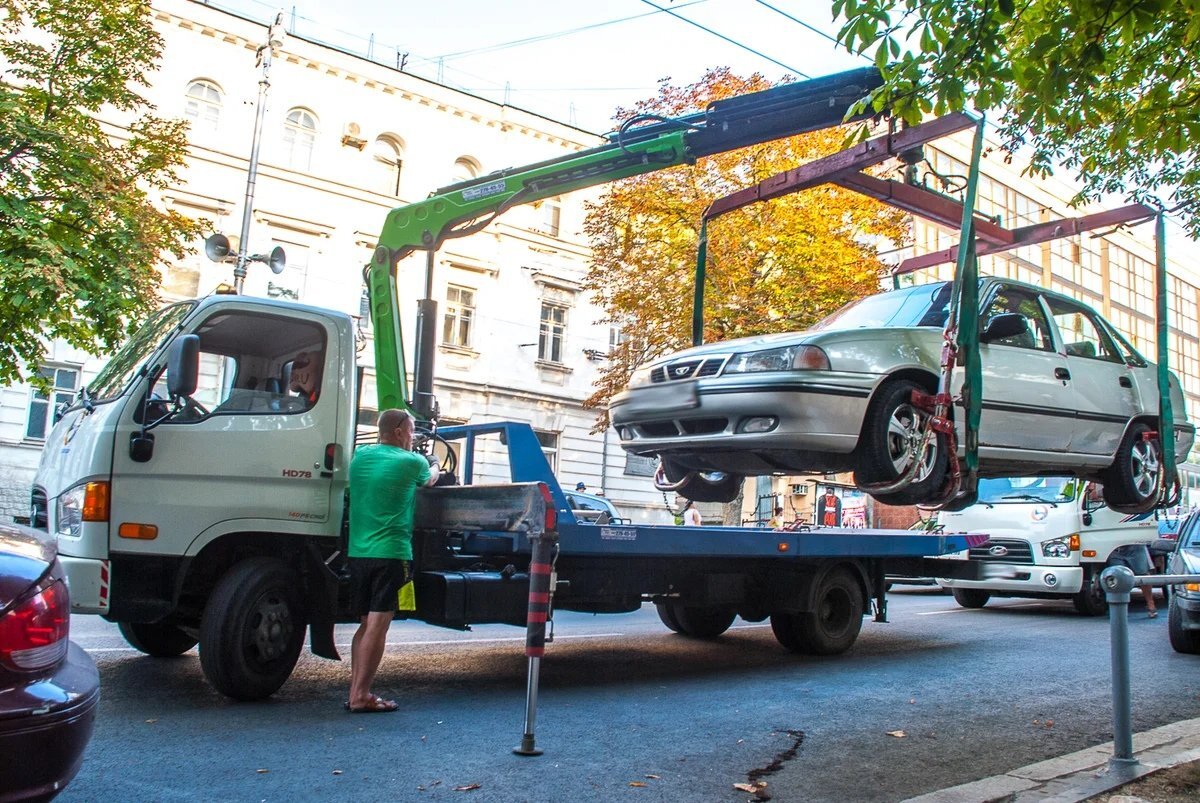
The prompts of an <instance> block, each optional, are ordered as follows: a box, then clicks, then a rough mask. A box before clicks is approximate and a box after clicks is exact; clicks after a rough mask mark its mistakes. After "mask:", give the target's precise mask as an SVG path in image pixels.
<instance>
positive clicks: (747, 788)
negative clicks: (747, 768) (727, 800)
mask: <svg viewBox="0 0 1200 803" xmlns="http://www.w3.org/2000/svg"><path fill="white" fill-rule="evenodd" d="M733 788H734V789H736V790H738V791H739V792H749V793H750V794H754V793H755V792H757V791H758V787H757V786H755V785H754V784H751V783H735V784H734V785H733Z"/></svg>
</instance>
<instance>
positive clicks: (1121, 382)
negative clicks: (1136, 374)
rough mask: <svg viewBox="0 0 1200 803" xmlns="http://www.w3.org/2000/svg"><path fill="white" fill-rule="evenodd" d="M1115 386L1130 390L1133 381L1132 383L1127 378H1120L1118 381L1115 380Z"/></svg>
mask: <svg viewBox="0 0 1200 803" xmlns="http://www.w3.org/2000/svg"><path fill="white" fill-rule="evenodd" d="M1117 384H1118V385H1120V386H1121V387H1123V388H1131V387H1133V381H1132V380H1130V378H1129V377H1127V376H1122V377H1120V378H1118V379H1117Z"/></svg>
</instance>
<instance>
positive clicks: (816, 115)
mask: <svg viewBox="0 0 1200 803" xmlns="http://www.w3.org/2000/svg"><path fill="white" fill-rule="evenodd" d="M879 84H880V76H879V73H878V71H876V70H875V69H874V68H864V69H859V70H851V71H849V72H844V73H838V74H836V75H831V76H825V77H823V78H816V79H812V80H809V81H802V82H798V83H793V84H785V85H783V86H778V87H772V88H771V89H766V90H763V91H761V92H755V93H752V94H749V95H743V96H739V97H734V98H729V99H727V100H721V101H716V102H714V103H711V104H709V106H708V108H707V109H705V110H704V111H703V112H700V113H697V114H692V115H687V116H685V117H682V118H678V119H674V120H664V119H662V118H653V117H650V118H646V117H643V118H635V119H634V120H631V121H628V122H627V123H626V124H625V125H624V126H622V130H621V131H619V132H617V133H616V134H614V135H611V136H610V137H609V142H608V143H606V144H603V145H600V146H598V147H595V148H591V149H589V150H585V151H580V152H578V153H574V154H570V155H568V156H565V157H562V158H558V159H552V160H549V161H545V162H539V163H537V164H533V165H527V166H525V167H520V168H514V169H510V170H503V171H500V172H498V173H493V174H491V175H488V176H484V177H482V178H479V179H474V180H471V181H467V182H462V183H460V184H455V185H452V186H449V187H444V188H442V189H439V190H437V191H436V192H435V193H434V194H433V195H431V196H430V197H429V198H427V199H425V200H424V201H419V202H417V203H415V204H409V205H408V206H401V207H398V208H396V209H393V210H392V211H391V212H390V213H389V214H388V216H387V220H386V222H385V223H384V226H383V231H382V233H381V234H380V236H379V244H378V246H377V247H376V248H375V253H374V255H373V257H372V260H371V263H370V265H368V266H367V269H366V271H365V277H366V282H367V293H368V298H369V301H370V311H371V319H372V321H373V323H374V329H375V369H376V385H377V389H378V402H379V409H380V410H383V409H386V408H389V407H399V408H402V409H407V410H410V411H411V412H414V413H415V414H417V415H421V414H422V412H423V411H421V410H418V409H414V407H413V403H412V401H411V400H410V396H409V392H408V380H407V371H406V364H405V359H404V343H403V339H402V336H401V332H400V313H399V306H398V304H399V302H398V295H397V288H396V269H397V264H398V263H399V261H400V260H401V259H403V258H404V257H406V256H408V255H409V254H412V253H413V252H414V251H418V250H424V251H429V252H430V253H431V254H432V252H434V251H436V250H437V248H438V247H439V246H440V245H441V244H442V243H443V242H445V241H446V240H447V239H450V238H453V237H462V236H465V235H468V234H471V233H473V232H476V231H479V230H480V229H482V228H483V227H485V226H487V225H488V224H489V223H491V222H492V221H493V220H494V219H495V218H496V217H498V216H499V215H501V214H503V213H504V212H506V211H507V210H508V209H511V208H512V207H514V206H518V205H520V204H527V203H533V202H535V201H539V200H542V199H544V198H548V197H551V196H555V195H560V194H563V193H567V192H571V191H573V190H579V189H583V188H585V187H592V186H596V185H598V184H604V183H606V182H609V181H616V180H618V179H622V178H628V177H630V176H636V175H641V174H643V173H650V172H653V171H655V170H662V169H664V168H668V167H674V166H676V165H680V164H689V163H692V162H694V161H695V160H696V159H697V158H700V157H702V156H710V155H712V154H715V153H722V152H725V151H730V150H735V149H737V148H742V147H745V146H747V145H754V144H758V143H761V142H769V141H771V140H775V139H782V138H784V137H789V136H793V135H795V134H801V133H804V132H806V131H816V130H818V129H822V128H828V127H831V126H834V125H838V124H839V123H842V122H843V121H844V120H845V117H846V114H847V112H848V110H849V109H850V107H851V105H852V104H853V103H854V102H855V101H857V100H858V99H859V98H861V97H863V96H864V95H866V93H867V92H869V91H870V90H871V89H872V88H874V87H875V86H878V85H879ZM648 119H649V120H655V121H656V122H653V123H651V124H648V125H641V126H638V127H635V128H631V127H630V124H631V123H634V122H644V121H646V120H648ZM427 292H428V288H427ZM421 351H423V350H421V349H419V350H418V355H419V354H420V352H421ZM418 363H420V361H419V360H418ZM423 371H431V366H424V365H421V364H418V365H417V366H416V374H417V376H418V381H417V385H418V388H419V387H420V386H421V381H420V379H419V378H420V377H421V376H422V372H423ZM428 375H429V376H432V374H428Z"/></svg>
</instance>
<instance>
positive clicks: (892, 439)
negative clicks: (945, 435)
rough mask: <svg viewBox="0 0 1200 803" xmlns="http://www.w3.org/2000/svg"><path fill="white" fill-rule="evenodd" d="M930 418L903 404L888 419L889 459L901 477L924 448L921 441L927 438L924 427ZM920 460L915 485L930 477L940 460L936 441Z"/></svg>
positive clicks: (923, 452)
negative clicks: (914, 456) (918, 452)
mask: <svg viewBox="0 0 1200 803" xmlns="http://www.w3.org/2000/svg"><path fill="white" fill-rule="evenodd" d="M928 417H929V416H927V415H926V414H925V413H924V412H922V411H920V410H918V409H917V408H916V407H913V406H912V405H911V404H902V405H900V406H899V407H897V408H896V409H895V410H894V411H893V412H892V416H891V418H890V419H888V437H887V442H888V456H889V457H891V459H892V466H894V467H895V469H896V474H897V475H900V474H903V473H904V472H906V471H908V469H909V467H910V466H911V465H912V461H913V455H914V453H915V452H916V451H917V449H919V448H921V442H922V441H923V440H924V438H925V426H924V424H925V421H926V419H927V418H928ZM918 459H919V460H920V462H921V467H920V468H919V469H917V476H916V477H915V478H914V480H913V481H914V482H921V481H922V480H924V479H926V478H928V477H929V473H930V472H931V471H932V470H933V463H934V461H935V460H936V459H937V445H936V444H935V443H934V441H933V440H930V442H929V443H927V444H925V448H924V450H923V451H921V455H920V457H919V458H918Z"/></svg>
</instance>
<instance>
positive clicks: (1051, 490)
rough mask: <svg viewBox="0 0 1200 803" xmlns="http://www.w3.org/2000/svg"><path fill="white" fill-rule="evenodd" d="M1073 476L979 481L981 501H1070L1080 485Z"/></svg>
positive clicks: (1009, 502) (1001, 502)
mask: <svg viewBox="0 0 1200 803" xmlns="http://www.w3.org/2000/svg"><path fill="white" fill-rule="evenodd" d="M1080 484H1081V483H1079V482H1078V481H1077V480H1075V479H1073V478H1071V477H1014V478H1008V477H1001V478H999V479H991V480H980V481H979V501H980V502H987V503H989V504H993V505H995V504H1015V503H1020V502H1055V503H1058V502H1070V501H1071V500H1072V499H1074V498H1075V493H1076V489H1077V487H1078V486H1079V485H1080Z"/></svg>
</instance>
